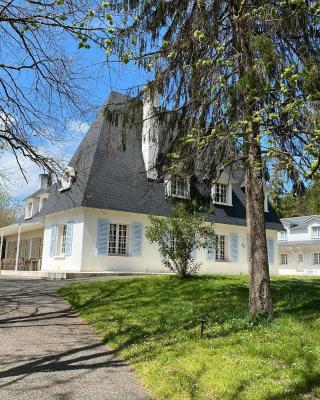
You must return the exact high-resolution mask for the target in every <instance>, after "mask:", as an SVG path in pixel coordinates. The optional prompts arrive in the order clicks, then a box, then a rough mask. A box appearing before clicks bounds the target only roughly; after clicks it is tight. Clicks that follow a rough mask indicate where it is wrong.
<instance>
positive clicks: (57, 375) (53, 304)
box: [0, 277, 147, 400]
mask: <svg viewBox="0 0 320 400" xmlns="http://www.w3.org/2000/svg"><path fill="white" fill-rule="evenodd" d="M62 284H65V282H63V283H62V282H61V281H45V280H20V279H8V278H2V277H1V278H0V399H1V400H20V399H30V400H31V399H32V400H38V399H39V400H47V399H59V400H71V399H77V400H82V399H85V400H100V399H101V400H102V399H107V400H115V399H117V400H120V399H121V400H131V399H135V400H142V399H143V400H146V399H147V396H146V394H145V391H144V389H143V388H142V386H141V385H140V383H139V381H138V379H137V378H136V377H135V375H134V373H133V371H132V370H131V369H130V367H128V366H127V365H126V364H125V363H124V362H122V361H121V360H119V359H117V358H116V357H115V355H114V353H113V352H112V351H111V350H109V349H108V348H107V347H106V346H105V345H103V344H102V343H101V342H100V341H99V338H98V337H97V335H96V334H95V333H94V332H93V330H92V329H91V327H90V326H88V325H87V324H85V323H84V322H83V321H82V320H81V319H80V318H78V317H77V315H76V314H75V313H74V312H72V310H70V307H69V304H68V303H67V302H65V301H64V300H63V299H62V298H61V297H59V296H58V295H57V292H56V290H57V288H58V287H59V286H61V285H62Z"/></svg>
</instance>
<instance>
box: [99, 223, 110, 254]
mask: <svg viewBox="0 0 320 400" xmlns="http://www.w3.org/2000/svg"><path fill="white" fill-rule="evenodd" d="M108 247H109V221H108V220H107V219H98V221H97V254H108Z"/></svg>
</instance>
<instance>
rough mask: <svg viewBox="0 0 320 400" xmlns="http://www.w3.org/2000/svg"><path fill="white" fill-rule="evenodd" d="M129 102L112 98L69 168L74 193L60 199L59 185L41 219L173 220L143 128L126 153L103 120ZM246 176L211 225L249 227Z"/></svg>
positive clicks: (135, 131) (271, 225) (270, 217)
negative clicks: (91, 211) (60, 215)
mask: <svg viewBox="0 0 320 400" xmlns="http://www.w3.org/2000/svg"><path fill="white" fill-rule="evenodd" d="M128 101H129V98H128V97H126V96H123V95H121V94H119V93H115V92H111V94H110V97H109V99H108V101H107V102H106V104H105V105H104V107H103V108H102V109H101V111H100V112H99V113H98V115H97V117H96V120H95V121H94V123H93V124H92V125H91V127H90V129H89V131H88V132H87V134H86V135H85V137H84V138H83V140H82V142H81V143H80V145H79V147H78V149H77V150H76V152H75V154H74V156H73V157H72V159H71V160H70V163H69V165H70V166H72V167H74V169H75V171H76V172H77V179H76V182H75V183H74V184H73V185H72V187H71V189H70V190H68V191H65V192H62V193H60V192H59V191H58V187H57V184H55V185H53V186H52V187H51V195H50V196H49V198H48V200H47V201H46V203H45V204H44V206H43V208H42V209H41V211H40V213H39V214H38V217H41V216H44V215H48V214H52V213H55V212H58V211H63V210H66V209H70V208H75V207H90V208H98V209H109V210H117V211H126V212H132V213H141V214H154V215H163V216H165V215H168V214H169V212H170V208H171V204H170V201H169V200H168V199H166V197H165V188H164V184H163V183H160V182H150V181H148V179H147V175H146V171H145V166H144V162H143V156H142V151H141V139H142V131H141V124H137V125H136V126H134V127H132V128H131V129H130V131H129V133H127V134H126V149H125V150H123V148H122V146H121V135H122V130H121V127H120V126H119V125H116V124H113V123H112V122H110V121H109V120H108V119H107V118H106V117H105V116H104V111H103V110H104V109H105V107H107V108H108V109H109V110H115V109H116V110H120V111H121V110H122V109H123V108H124V107H126V104H127V102H128ZM241 176H242V174H241V173H238V174H237V180H238V183H237V184H235V183H234V184H233V195H232V196H233V207H228V206H221V205H216V206H215V209H214V214H212V215H209V216H208V219H209V220H214V221H215V222H217V223H222V224H230V225H241V226H245V225H246V220H245V217H246V211H245V205H244V204H245V197H244V191H243V189H242V188H241V184H242V182H243V179H242V177H241ZM265 215H266V226H267V228H268V229H274V230H282V229H283V226H282V224H281V222H280V220H279V218H278V216H277V215H276V213H275V212H274V210H273V209H271V207H270V211H269V212H268V213H266V214H265Z"/></svg>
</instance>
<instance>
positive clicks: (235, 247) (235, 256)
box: [230, 233, 239, 262]
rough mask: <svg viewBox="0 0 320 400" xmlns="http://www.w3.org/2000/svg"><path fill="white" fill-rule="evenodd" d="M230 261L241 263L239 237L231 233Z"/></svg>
mask: <svg viewBox="0 0 320 400" xmlns="http://www.w3.org/2000/svg"><path fill="white" fill-rule="evenodd" d="M230 261H232V262H238V261H239V235H238V234H237V233H230Z"/></svg>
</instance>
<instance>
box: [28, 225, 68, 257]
mask: <svg viewBox="0 0 320 400" xmlns="http://www.w3.org/2000/svg"><path fill="white" fill-rule="evenodd" d="M66 237H67V225H63V228H62V237H61V254H66ZM34 246H35V250H34V253H36V243H35V242H34Z"/></svg>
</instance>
